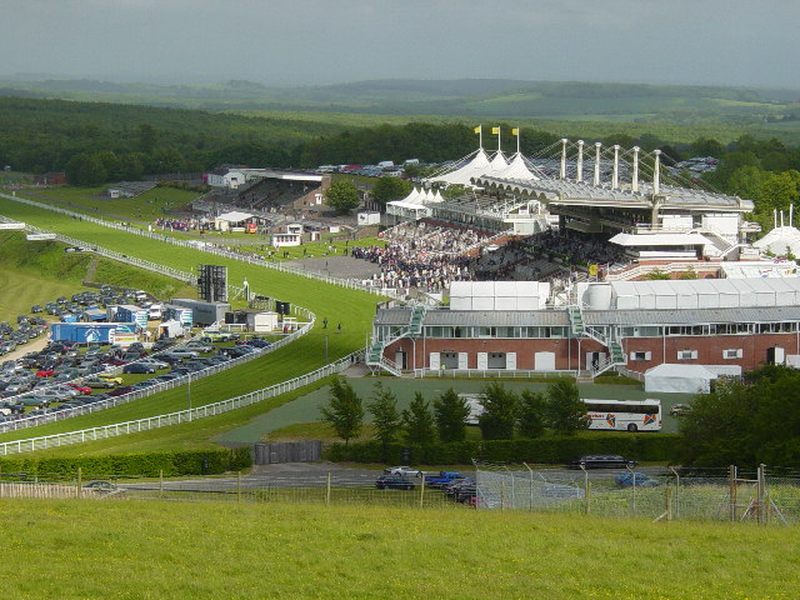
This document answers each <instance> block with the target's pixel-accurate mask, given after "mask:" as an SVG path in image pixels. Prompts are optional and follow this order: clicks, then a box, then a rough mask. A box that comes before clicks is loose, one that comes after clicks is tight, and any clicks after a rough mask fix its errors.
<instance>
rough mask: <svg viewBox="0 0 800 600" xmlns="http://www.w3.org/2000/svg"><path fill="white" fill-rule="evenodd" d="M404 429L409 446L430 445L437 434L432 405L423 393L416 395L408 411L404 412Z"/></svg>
mask: <svg viewBox="0 0 800 600" xmlns="http://www.w3.org/2000/svg"><path fill="white" fill-rule="evenodd" d="M403 429H404V432H405V439H406V442H408V443H409V444H429V443H430V442H432V441H433V438H434V435H435V433H436V431H435V428H434V421H433V415H432V414H431V405H430V403H429V402H428V401H427V400H425V397H424V396H423V395H422V392H417V393H415V394H414V399H413V400H412V401H411V404H410V405H409V407H408V409H407V410H404V411H403Z"/></svg>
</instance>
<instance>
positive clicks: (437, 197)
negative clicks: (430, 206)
mask: <svg viewBox="0 0 800 600" xmlns="http://www.w3.org/2000/svg"><path fill="white" fill-rule="evenodd" d="M431 202H436V203H437V204H438V203H439V202H444V197H442V194H441V192H439V190H436V193H435V194H434V195H433V200H431Z"/></svg>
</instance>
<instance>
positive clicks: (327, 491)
mask: <svg viewBox="0 0 800 600" xmlns="http://www.w3.org/2000/svg"><path fill="white" fill-rule="evenodd" d="M330 505H331V472H330V471H328V482H327V485H326V486H325V506H330Z"/></svg>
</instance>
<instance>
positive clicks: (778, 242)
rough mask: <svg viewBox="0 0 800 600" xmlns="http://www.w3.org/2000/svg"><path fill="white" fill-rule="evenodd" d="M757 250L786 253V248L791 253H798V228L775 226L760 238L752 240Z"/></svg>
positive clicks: (799, 236)
mask: <svg viewBox="0 0 800 600" xmlns="http://www.w3.org/2000/svg"><path fill="white" fill-rule="evenodd" d="M753 246H755V247H756V248H758V249H759V250H765V251H766V250H769V251H770V252H772V253H773V254H778V255H783V254H786V248H787V247H788V248H789V250H791V252H792V254H794V255H795V256H797V255H798V254H800V230H798V229H797V228H796V227H776V228H775V229H773V230H772V231H770V232H769V233H768V234H767V235H765V236H764V237H763V238H761V239H760V240H757V241H755V242H753Z"/></svg>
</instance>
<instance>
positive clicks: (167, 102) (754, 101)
mask: <svg viewBox="0 0 800 600" xmlns="http://www.w3.org/2000/svg"><path fill="white" fill-rule="evenodd" d="M0 95H25V96H33V97H47V98H62V99H72V100H94V101H103V102H123V103H135V104H150V105H156V106H173V107H182V108H202V109H206V110H213V111H221V110H238V111H246V110H270V111H311V112H337V113H363V114H383V115H439V116H462V117H506V118H514V117H516V118H537V119H559V120H573V119H575V120H597V121H604V120H613V121H628V122H632V121H636V122H650V121H664V120H669V121H672V122H674V123H682V124H687V123H698V122H708V121H713V122H718V123H729V124H742V125H746V124H753V123H763V122H766V121H770V122H774V121H781V120H783V119H788V120H797V118H798V116H800V90H780V89H755V88H741V87H730V88H728V87H703V86H685V85H680V86H678V85H650V84H630V83H624V84H623V83H585V82H541V81H539V82H537V81H517V80H511V79H460V80H413V79H387V80H376V81H361V82H354V83H346V84H336V85H326V86H301V87H269V86H265V85H262V84H260V83H254V82H250V81H242V80H234V81H228V82H226V83H223V84H216V85H157V84H143V83H113V82H106V81H95V80H85V79H80V80H58V79H41V80H30V79H24V80H20V79H6V80H2V79H0Z"/></svg>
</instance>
